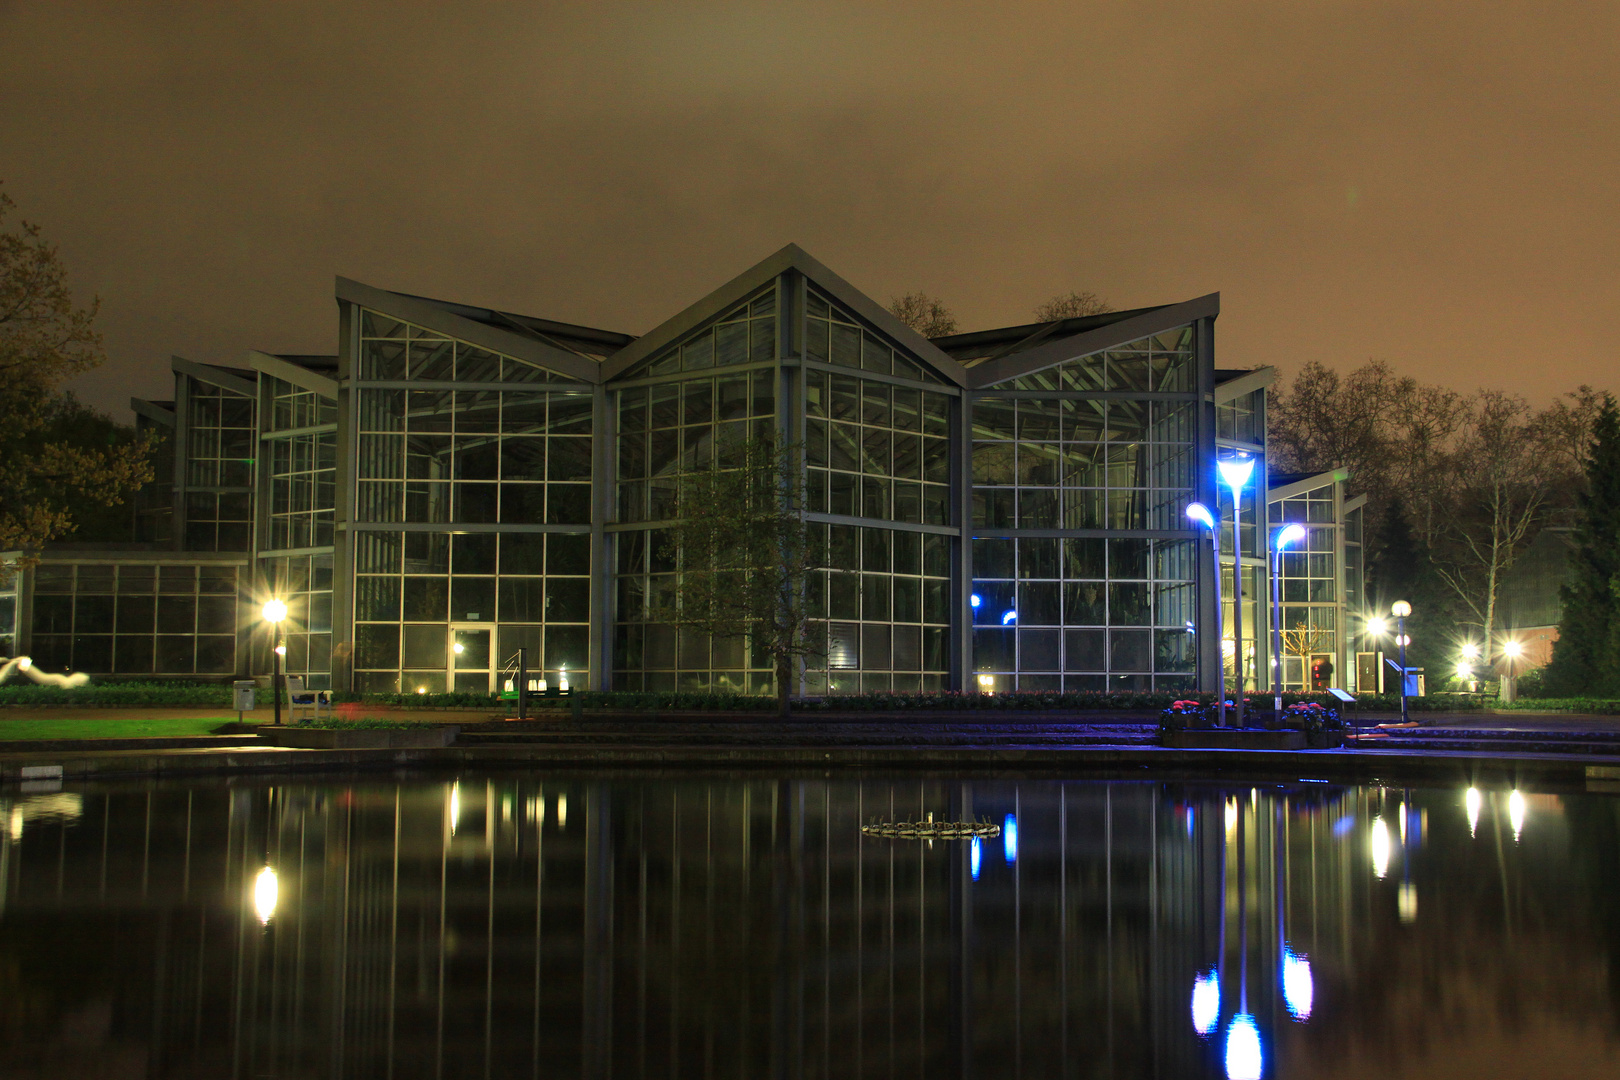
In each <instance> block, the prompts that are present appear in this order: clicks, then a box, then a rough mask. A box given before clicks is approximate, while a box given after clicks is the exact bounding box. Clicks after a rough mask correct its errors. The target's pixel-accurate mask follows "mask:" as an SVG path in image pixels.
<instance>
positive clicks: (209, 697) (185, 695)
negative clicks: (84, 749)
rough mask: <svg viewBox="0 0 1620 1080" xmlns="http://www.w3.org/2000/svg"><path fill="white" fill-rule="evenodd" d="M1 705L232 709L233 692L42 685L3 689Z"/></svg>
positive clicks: (180, 686) (262, 698)
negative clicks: (157, 706) (71, 687)
mask: <svg viewBox="0 0 1620 1080" xmlns="http://www.w3.org/2000/svg"><path fill="white" fill-rule="evenodd" d="M255 698H256V700H257V701H258V703H259V704H260V705H269V704H271V699H270V692H269V691H268V690H259V691H258V692H257V693H256V694H255ZM0 705H129V706H140V705H207V706H217V707H219V708H222V709H229V708H230V706H231V688H230V686H229V685H228V684H221V683H192V682H178V681H174V682H170V681H164V682H156V681H148V682H92V683H90V684H88V685H86V686H79V687H74V688H73V689H71V690H70V689H66V688H64V687H60V686H41V685H40V684H38V683H15V682H13V683H11V684H9V685H6V686H0Z"/></svg>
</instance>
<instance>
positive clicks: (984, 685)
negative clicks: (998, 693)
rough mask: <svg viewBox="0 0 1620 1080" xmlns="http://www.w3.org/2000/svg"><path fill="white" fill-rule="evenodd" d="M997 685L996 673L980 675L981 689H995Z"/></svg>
mask: <svg viewBox="0 0 1620 1080" xmlns="http://www.w3.org/2000/svg"><path fill="white" fill-rule="evenodd" d="M995 685H996V677H995V676H994V675H980V676H979V689H981V690H993V689H994V688H995Z"/></svg>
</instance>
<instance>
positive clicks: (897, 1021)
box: [0, 772, 1620, 1080]
mask: <svg viewBox="0 0 1620 1080" xmlns="http://www.w3.org/2000/svg"><path fill="white" fill-rule="evenodd" d="M929 814H933V815H934V817H935V818H936V819H940V820H945V819H949V820H962V819H972V820H979V821H985V822H991V823H994V824H997V825H999V826H1001V833H1000V835H999V836H996V837H994V838H987V839H984V840H980V841H979V842H977V843H972V842H967V841H940V842H935V843H933V844H928V843H924V842H918V841H914V840H876V839H872V838H870V837H863V835H862V833H861V829H860V826H861V825H862V824H863V823H869V822H871V821H873V820H874V819H879V820H906V819H926V817H927V816H928V815H929ZM1617 1006H1620V800H1616V799H1613V798H1610V797H1607V796H1603V795H1587V794H1581V795H1549V794H1536V793H1533V792H1524V793H1514V792H1511V791H1509V790H1506V789H1486V790H1481V791H1478V792H1475V793H1473V794H1469V793H1468V792H1466V791H1464V790H1463V789H1461V788H1453V789H1441V788H1413V789H1399V788H1379V787H1353V786H1352V787H1346V786H1337V785H1332V784H1326V783H1312V782H1299V783H1289V784H1281V785H1279V784H1276V783H1265V784H1260V785H1250V784H1246V783H1236V782H1231V783H1228V782H1223V783H1219V784H1216V783H1209V784H1169V783H1147V782H1090V781H1084V782H1082V781H1076V782H1057V781H1022V782H1020V781H1010V780H982V779H972V780H965V781H943V780H917V779H900V780H893V781H890V780H874V779H867V780H842V779H812V780H804V779H792V780H769V779H756V778H749V779H715V780H703V779H679V780H653V779H634V778H626V779H599V778H593V779H580V778H573V777H570V776H568V775H562V774H559V775H553V776H533V775H525V774H516V773H511V772H504V773H499V774H494V775H487V776H486V775H474V774H466V775H462V776H460V777H459V778H458V779H454V780H449V779H442V778H435V779H430V780H423V779H410V780H402V781H400V782H394V781H393V780H391V779H381V778H377V777H367V778H363V779H354V780H342V781H335V780H332V779H331V778H322V779H320V780H318V781H310V782H303V781H297V782H276V783H268V782H266V783H234V784H227V783H224V782H219V783H210V784H195V785H157V784H151V785H140V784H130V785H127V786H121V787H96V788H83V789H74V788H72V787H69V788H66V789H63V790H42V789H36V790H32V791H19V790H17V789H15V788H12V789H6V790H4V791H3V792H0V1076H6V1077H43V1076H51V1077H56V1076H64V1077H80V1076H89V1077H95V1078H97V1080H118V1078H122V1077H227V1076H230V1077H286V1078H295V1077H296V1078H315V1077H321V1078H335V1077H401V1078H406V1077H576V1076H584V1077H598V1076H602V1077H606V1076H615V1077H617V1076H626V1077H644V1076H645V1077H660V1078H674V1077H737V1078H754V1077H777V1076H780V1077H829V1078H831V1077H840V1078H844V1077H907V1078H910V1077H916V1078H928V1080H933V1078H940V1077H970V1076H971V1077H1220V1076H1234V1077H1240V1076H1265V1077H1364V1076H1374V1075H1376V1076H1380V1077H1420V1076H1421V1077H1467V1078H1469V1080H1481V1078H1487V1077H1515V1078H1517V1077H1531V1076H1537V1077H1539V1076H1558V1077H1579V1076H1594V1077H1595V1076H1615V1075H1620V1024H1617V1018H1620V1010H1617Z"/></svg>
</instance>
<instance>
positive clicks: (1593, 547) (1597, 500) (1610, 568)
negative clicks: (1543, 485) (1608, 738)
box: [1546, 395, 1620, 696]
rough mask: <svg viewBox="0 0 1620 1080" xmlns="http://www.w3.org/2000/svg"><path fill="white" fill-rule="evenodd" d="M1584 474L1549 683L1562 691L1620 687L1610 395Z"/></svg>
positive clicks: (1619, 429) (1617, 417)
mask: <svg viewBox="0 0 1620 1080" xmlns="http://www.w3.org/2000/svg"><path fill="white" fill-rule="evenodd" d="M1585 474H1586V476H1585V479H1586V490H1585V491H1583V492H1582V493H1581V495H1580V497H1579V503H1578V504H1579V510H1580V524H1579V526H1578V527H1577V529H1576V531H1575V541H1576V544H1577V547H1576V549H1575V551H1574V553H1573V554H1572V555H1571V556H1570V566H1569V569H1570V575H1569V583H1568V584H1567V585H1565V586H1564V587H1563V589H1562V590H1561V595H1562V597H1563V601H1564V616H1563V619H1562V620H1561V621H1560V622H1559V624H1558V644H1557V646H1556V647H1555V648H1554V650H1553V661H1552V663H1551V664H1550V665H1549V666H1548V668H1547V675H1546V685H1547V690H1548V692H1549V693H1553V694H1560V695H1569V696H1573V695H1581V694H1620V412H1617V410H1616V408H1615V403H1614V399H1613V398H1612V397H1609V396H1608V395H1605V397H1604V401H1603V408H1602V410H1601V411H1600V412H1599V413H1598V418H1597V422H1596V423H1595V424H1594V425H1593V429H1592V443H1591V450H1590V452H1589V453H1588V455H1587V459H1586V468H1585Z"/></svg>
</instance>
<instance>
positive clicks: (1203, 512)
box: [1187, 503, 1215, 529]
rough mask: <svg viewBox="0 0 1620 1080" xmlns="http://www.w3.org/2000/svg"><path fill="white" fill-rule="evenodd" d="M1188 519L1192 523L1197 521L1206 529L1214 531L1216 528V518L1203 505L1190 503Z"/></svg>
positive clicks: (1188, 505)
mask: <svg viewBox="0 0 1620 1080" xmlns="http://www.w3.org/2000/svg"><path fill="white" fill-rule="evenodd" d="M1187 517H1188V519H1190V520H1192V521H1196V522H1197V523H1198V524H1200V525H1202V526H1203V527H1204V528H1206V529H1213V528H1214V527H1215V518H1214V516H1213V515H1212V514H1211V513H1210V512H1209V507H1207V506H1205V505H1204V504H1203V503H1188V504H1187Z"/></svg>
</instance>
